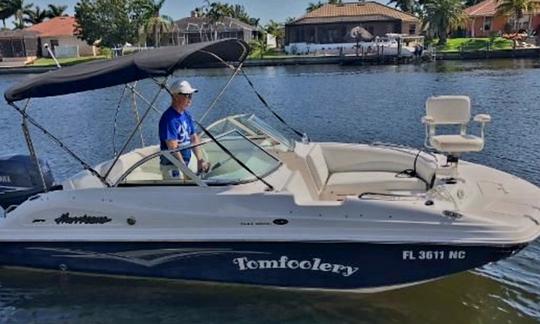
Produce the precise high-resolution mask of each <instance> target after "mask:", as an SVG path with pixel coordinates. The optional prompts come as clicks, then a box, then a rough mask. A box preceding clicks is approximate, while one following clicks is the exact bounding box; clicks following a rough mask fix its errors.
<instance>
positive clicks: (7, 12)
mask: <svg viewBox="0 0 540 324" xmlns="http://www.w3.org/2000/svg"><path fill="white" fill-rule="evenodd" d="M32 6H33V4H31V3H29V4H25V3H24V0H1V1H0V19H2V20H4V27H5V26H6V23H5V19H7V18H9V17H12V16H14V17H15V21H14V22H13V24H14V25H15V29H23V28H24V27H25V25H24V14H25V11H27V10H29V9H30V8H32Z"/></svg>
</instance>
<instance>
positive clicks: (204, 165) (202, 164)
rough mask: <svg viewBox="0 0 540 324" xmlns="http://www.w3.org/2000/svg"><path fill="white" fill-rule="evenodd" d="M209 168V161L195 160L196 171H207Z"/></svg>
mask: <svg viewBox="0 0 540 324" xmlns="http://www.w3.org/2000/svg"><path fill="white" fill-rule="evenodd" d="M208 170H210V163H208V162H206V161H205V160H204V159H198V160H197V171H198V172H208Z"/></svg>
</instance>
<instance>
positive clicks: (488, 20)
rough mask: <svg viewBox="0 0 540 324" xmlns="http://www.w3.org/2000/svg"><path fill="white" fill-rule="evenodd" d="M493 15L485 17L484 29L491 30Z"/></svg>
mask: <svg viewBox="0 0 540 324" xmlns="http://www.w3.org/2000/svg"><path fill="white" fill-rule="evenodd" d="M492 22H493V18H492V17H484V31H491V24H492Z"/></svg>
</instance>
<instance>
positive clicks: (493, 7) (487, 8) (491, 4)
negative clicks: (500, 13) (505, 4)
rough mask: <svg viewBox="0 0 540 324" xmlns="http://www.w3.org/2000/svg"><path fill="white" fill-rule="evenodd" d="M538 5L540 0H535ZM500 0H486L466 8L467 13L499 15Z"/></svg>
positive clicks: (474, 15) (473, 15)
mask: <svg viewBox="0 0 540 324" xmlns="http://www.w3.org/2000/svg"><path fill="white" fill-rule="evenodd" d="M532 2H533V3H535V5H536V6H537V7H540V0H533V1H532ZM499 3H500V1H499V0H485V1H482V2H480V3H477V4H475V5H474V6H471V7H468V8H465V13H466V14H467V15H469V16H470V17H493V16H496V15H497V7H498V6H499Z"/></svg>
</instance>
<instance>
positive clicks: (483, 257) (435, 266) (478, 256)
mask: <svg viewBox="0 0 540 324" xmlns="http://www.w3.org/2000/svg"><path fill="white" fill-rule="evenodd" d="M0 246H1V249H0V260H1V261H0V263H1V264H2V265H3V266H15V267H29V268H38V269H48V270H62V271H71V272H84V273H94V274H104V275H122V276H137V277H155V278H170V279H184V280H196V281H209V282H223V283H237V284H253V285H263V286H276V287H287V288H305V289H323V290H324V289H328V290H370V289H373V290H377V289H378V290H381V289H384V288H385V287H395V286H403V285H408V284H412V283H416V282H422V281H426V280H430V279H435V278H439V277H443V276H446V275H449V274H452V273H456V272H461V271H464V270H468V269H471V268H474V267H478V266H481V265H484V264H486V263H489V262H493V261H497V260H500V259H502V258H505V257H508V256H510V255H512V254H514V253H516V252H517V251H519V250H520V249H522V248H523V247H524V245H523V244H519V245H513V246H497V247H493V246H448V245H424V244H367V243H341V242H340V243H337V242H312V243H306V242H302V243H299V242H261V243H256V242H251V243H250V242H233V243H230V242H222V243H217V242H213V243H187V242H177V243H175V242H168V243H150V242H145V243H142V242H140V243H136V242H133V243H126V242H102V243H96V242H63V243H50V242H48V243H35V242H33V243H19V242H17V243H7V242H4V243H1V245H0Z"/></svg>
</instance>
